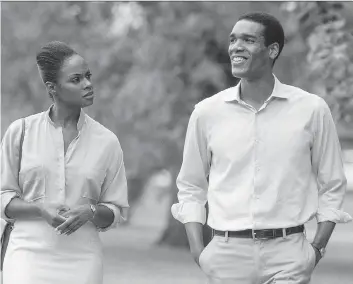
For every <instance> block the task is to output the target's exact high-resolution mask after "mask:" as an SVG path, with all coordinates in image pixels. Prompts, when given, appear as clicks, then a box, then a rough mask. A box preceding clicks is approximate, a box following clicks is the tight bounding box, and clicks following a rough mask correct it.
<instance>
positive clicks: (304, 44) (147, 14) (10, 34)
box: [1, 2, 353, 284]
mask: <svg viewBox="0 0 353 284" xmlns="http://www.w3.org/2000/svg"><path fill="white" fill-rule="evenodd" d="M250 11H265V12H269V13H271V14H273V15H274V16H276V17H278V19H279V20H280V21H281V22H282V24H283V26H284V29H285V33H286V37H287V43H286V45H285V47H284V50H283V53H282V55H281V56H280V58H279V60H277V62H276V65H275V70H274V72H275V74H276V75H277V77H278V78H279V79H280V80H281V81H282V82H285V83H287V84H292V85H295V86H298V87H301V88H304V89H305V90H307V91H310V92H313V93H315V94H318V95H320V96H322V97H323V98H324V99H325V100H326V101H327V103H328V104H329V106H330V108H331V111H332V114H333V116H334V118H335V121H336V126H337V130H338V133H339V136H340V141H341V145H342V150H343V156H344V161H345V170H346V174H347V179H348V192H347V197H346V201H345V209H346V211H347V212H349V213H350V214H351V215H353V200H352V196H353V193H352V192H353V122H352V120H353V63H352V62H353V3H352V2H220V3H218V2H27V3H26V2H2V3H1V137H2V136H3V134H4V132H5V131H6V129H7V127H8V126H9V124H10V123H11V122H12V121H14V120H15V119H18V118H20V117H23V116H27V115H31V114H34V113H37V112H41V111H43V110H46V109H47V108H48V107H49V106H50V103H51V101H50V99H49V97H48V96H47V94H46V91H45V88H44V85H43V84H42V82H41V80H40V77H39V75H38V71H37V66H36V61H35V57H36V52H37V51H38V49H39V48H40V47H41V46H42V45H44V44H45V43H47V42H48V41H51V40H60V41H64V42H66V43H68V44H69V45H71V46H72V47H73V48H74V49H75V50H76V51H77V52H78V53H80V54H81V55H82V56H83V57H84V58H85V59H86V60H87V61H88V63H89V65H90V69H91V71H92V73H93V86H94V89H95V93H96V100H95V103H94V105H93V106H91V107H89V108H88V109H86V111H87V113H88V114H89V115H90V116H92V117H93V118H94V119H96V120H98V121H99V122H101V123H102V124H103V125H105V126H106V127H108V128H109V129H111V130H112V131H113V132H115V133H116V134H117V136H118V138H119V140H120V142H121V145H122V148H123V151H124V159H125V166H126V169H127V176H128V183H129V200H130V204H131V211H130V218H129V222H128V223H127V224H125V225H122V226H119V227H118V228H117V229H114V230H111V231H109V232H106V233H103V234H101V236H102V240H103V242H104V253H105V281H104V283H105V284H110V283H134V284H135V283H136V284H145V283H146V284H147V283H171V284H173V283H185V284H188V283H190V284H191V283H193V284H198V283H204V280H205V279H204V276H203V274H202V272H201V271H200V270H199V269H198V267H197V266H196V264H194V263H193V261H192V259H191V256H190V255H189V253H188V245H187V240H186V235H185V230H184V227H183V225H181V224H179V223H178V222H177V221H175V220H174V219H173V218H172V217H171V214H170V206H171V204H172V203H174V202H175V201H176V193H177V189H176V187H175V178H176V175H177V173H178V171H179V168H180V165H181V158H182V150H183V144H184V138H185V131H186V126H187V122H188V119H189V116H190V114H191V112H192V110H193V107H194V105H195V104H196V103H197V102H199V101H200V100H202V99H204V98H206V97H209V96H212V95H214V94H215V93H216V92H218V91H220V90H223V89H225V88H228V87H230V86H234V85H235V84H236V83H237V79H235V78H233V77H232V76H231V72H230V63H229V58H228V53H227V49H228V35H229V33H230V32H231V30H232V27H233V25H234V24H235V22H236V20H237V18H238V17H239V16H240V15H242V14H243V13H246V12H250ZM315 227H316V225H315V222H314V221H311V222H309V224H308V225H307V233H308V235H309V238H312V237H313V234H314V232H315ZM209 233H210V231H209V229H208V228H207V227H205V241H206V242H207V241H209V238H210V234H209ZM352 233H353V225H352V223H349V224H344V225H337V227H336V230H335V232H334V234H333V236H332V238H331V241H330V243H329V246H328V251H327V255H326V256H325V258H324V259H323V260H322V261H321V263H320V265H319V266H318V267H317V269H316V270H315V272H314V275H313V281H312V283H314V284H329V283H337V282H338V283H340V284H348V283H352V282H351V279H352V278H353V270H352V264H353V257H352V256H351V253H349V251H352V249H353V238H352V235H353V234H352Z"/></svg>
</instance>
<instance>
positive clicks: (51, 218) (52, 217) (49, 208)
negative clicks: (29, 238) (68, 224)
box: [39, 203, 70, 228]
mask: <svg viewBox="0 0 353 284" xmlns="http://www.w3.org/2000/svg"><path fill="white" fill-rule="evenodd" d="M39 209H40V214H41V216H42V218H43V219H44V220H45V221H47V223H48V224H49V225H50V226H52V227H54V228H56V227H57V226H59V225H61V224H62V223H64V222H65V221H66V218H65V217H63V216H62V214H63V213H64V212H67V211H68V210H70V208H69V207H68V206H66V205H59V204H57V203H43V204H40V205H39Z"/></svg>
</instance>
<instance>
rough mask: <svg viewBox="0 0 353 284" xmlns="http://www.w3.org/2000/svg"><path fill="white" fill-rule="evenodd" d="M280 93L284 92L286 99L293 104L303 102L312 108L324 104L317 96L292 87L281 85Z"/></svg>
mask: <svg viewBox="0 0 353 284" xmlns="http://www.w3.org/2000/svg"><path fill="white" fill-rule="evenodd" d="M282 91H283V92H285V93H286V94H287V95H288V98H289V99H290V100H291V101H293V102H304V103H307V104H310V105H312V106H313V107H314V106H315V107H320V106H322V105H325V104H326V102H325V100H324V99H323V98H322V97H320V96H319V95H316V94H313V93H310V92H308V91H305V90H304V89H301V88H299V87H296V86H293V85H288V84H283V83H282Z"/></svg>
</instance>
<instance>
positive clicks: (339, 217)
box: [316, 208, 352, 223]
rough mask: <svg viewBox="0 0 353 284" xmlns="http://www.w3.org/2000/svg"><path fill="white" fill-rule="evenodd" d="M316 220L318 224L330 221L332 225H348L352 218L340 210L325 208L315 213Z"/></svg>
mask: <svg viewBox="0 0 353 284" xmlns="http://www.w3.org/2000/svg"><path fill="white" fill-rule="evenodd" d="M316 220H317V222H318V223H320V222H325V221H331V222H334V223H348V222H350V221H352V217H351V216H350V215H349V214H348V213H346V212H344V211H342V210H338V209H335V208H325V209H319V210H318V212H317V213H316Z"/></svg>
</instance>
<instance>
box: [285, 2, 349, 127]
mask: <svg viewBox="0 0 353 284" xmlns="http://www.w3.org/2000/svg"><path fill="white" fill-rule="evenodd" d="M352 8H353V5H352V3H340V2H288V3H286V4H284V5H283V9H284V10H286V11H287V12H290V13H291V15H292V17H291V18H292V20H294V21H297V22H298V27H299V32H300V33H299V34H300V35H301V36H302V37H303V38H304V40H305V41H306V43H307V46H308V54H307V62H308V67H309V68H308V72H307V74H306V75H307V76H308V82H310V84H312V86H314V88H312V89H314V90H315V89H316V90H317V92H318V94H320V95H321V96H322V97H323V98H324V99H325V100H326V101H327V103H328V104H329V106H330V107H331V111H332V112H333V115H334V117H335V119H336V121H337V122H338V123H339V122H340V120H345V121H347V122H350V121H351V120H352V119H353V116H352V115H353V64H352V61H353V32H352V31H353V29H352V24H349V23H348V24H347V14H345V10H350V11H351V12H353V9H352Z"/></svg>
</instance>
